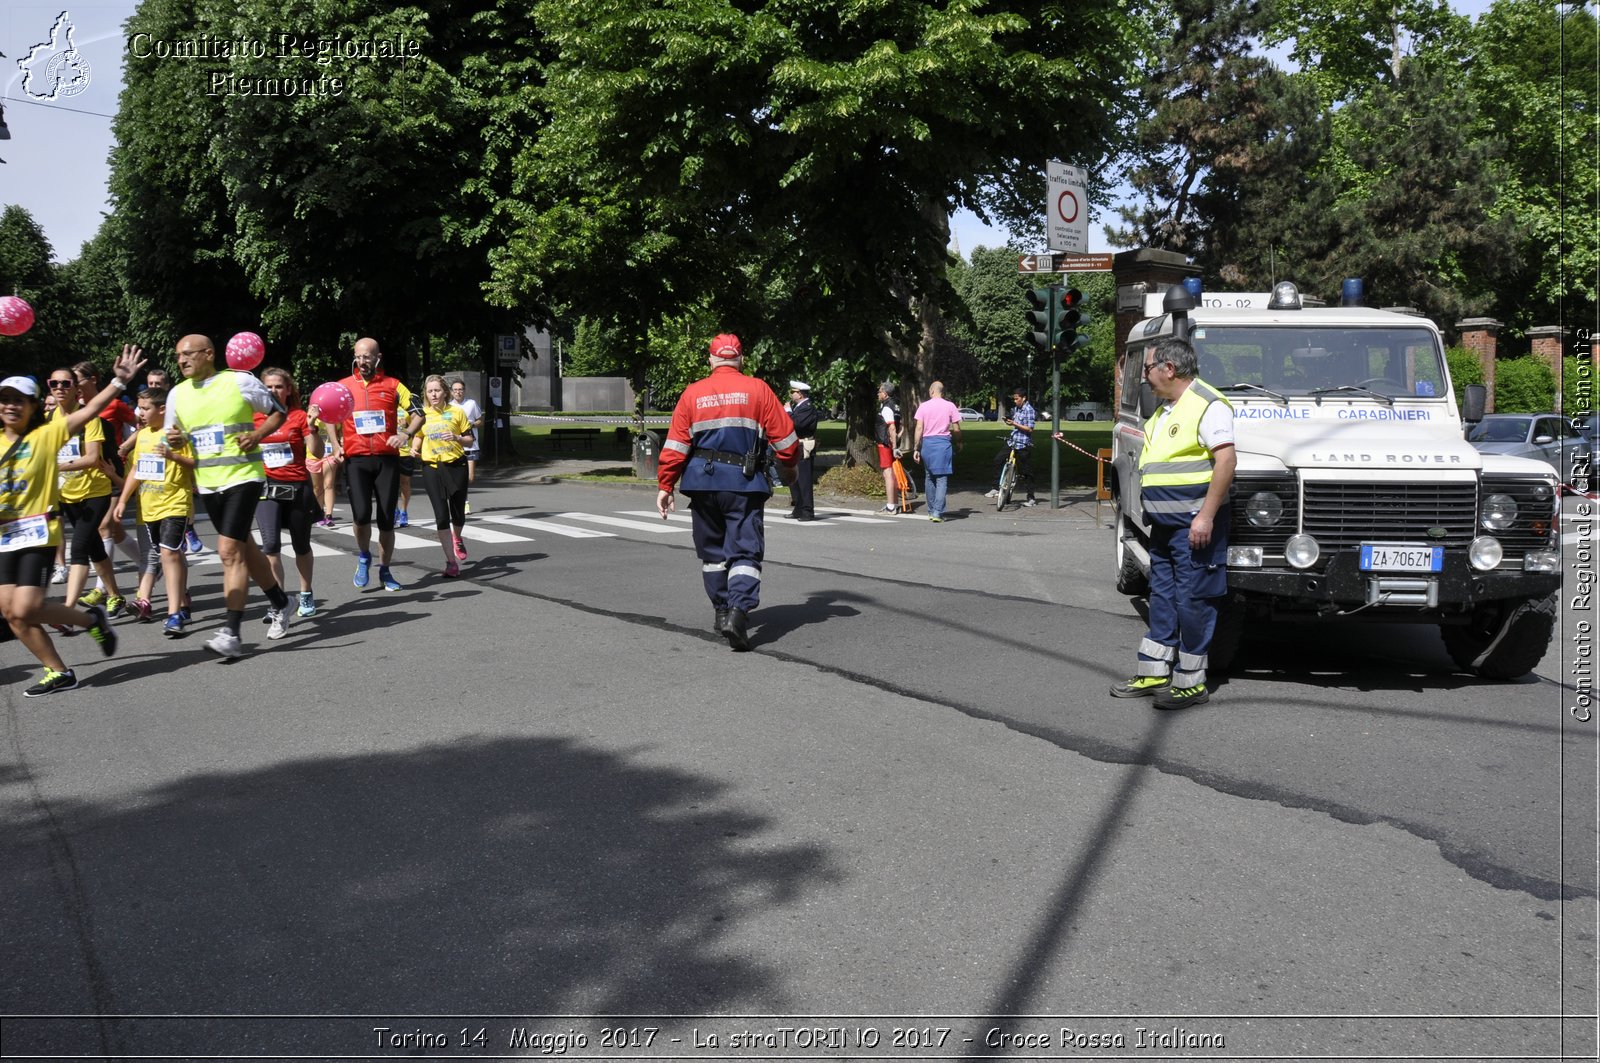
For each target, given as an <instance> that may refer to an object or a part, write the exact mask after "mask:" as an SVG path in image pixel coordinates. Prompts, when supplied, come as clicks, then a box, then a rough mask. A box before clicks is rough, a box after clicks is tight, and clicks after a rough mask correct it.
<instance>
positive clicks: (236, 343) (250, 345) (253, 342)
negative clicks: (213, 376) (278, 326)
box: [225, 332, 267, 372]
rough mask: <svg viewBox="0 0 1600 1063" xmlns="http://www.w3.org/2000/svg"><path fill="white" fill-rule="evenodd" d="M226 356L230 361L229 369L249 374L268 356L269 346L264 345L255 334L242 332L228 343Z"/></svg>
mask: <svg viewBox="0 0 1600 1063" xmlns="http://www.w3.org/2000/svg"><path fill="white" fill-rule="evenodd" d="M225 356H226V357H227V359H228V368H229V369H242V370H244V371H246V372H249V371H250V370H252V369H254V368H255V367H256V366H258V365H260V364H261V359H263V358H265V357H266V356H267V345H266V344H265V343H262V342H261V337H260V336H257V335H256V334H255V333H254V332H241V333H239V334H238V335H237V336H235V337H234V338H233V339H231V340H229V341H228V350H227V352H226V355H225Z"/></svg>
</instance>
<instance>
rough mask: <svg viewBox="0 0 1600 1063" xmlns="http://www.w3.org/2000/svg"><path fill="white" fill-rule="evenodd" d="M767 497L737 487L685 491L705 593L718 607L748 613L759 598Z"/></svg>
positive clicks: (758, 602)
mask: <svg viewBox="0 0 1600 1063" xmlns="http://www.w3.org/2000/svg"><path fill="white" fill-rule="evenodd" d="M766 503H767V496H766V495H757V494H743V493H740V492H738V491H695V492H692V493H690V494H689V512H690V513H691V514H692V515H693V516H694V552H695V553H696V554H697V555H698V556H699V558H700V574H701V576H702V577H703V578H704V580H705V585H706V597H708V598H710V599H711V604H712V605H713V606H715V607H716V608H718V609H721V608H723V607H724V606H726V607H727V608H729V609H743V610H744V611H745V612H747V613H748V612H750V611H751V610H752V609H754V608H755V607H756V606H757V605H759V604H760V603H761V558H762V556H763V555H764V554H765V553H766V509H765V506H766Z"/></svg>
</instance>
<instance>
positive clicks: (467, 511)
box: [461, 502, 472, 513]
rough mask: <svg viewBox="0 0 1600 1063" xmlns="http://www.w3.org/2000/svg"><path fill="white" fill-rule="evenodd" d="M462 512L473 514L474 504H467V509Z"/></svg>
mask: <svg viewBox="0 0 1600 1063" xmlns="http://www.w3.org/2000/svg"><path fill="white" fill-rule="evenodd" d="M461 512H463V513H471V512H472V503H471V502H468V503H466V508H465V509H463V510H462V511H461Z"/></svg>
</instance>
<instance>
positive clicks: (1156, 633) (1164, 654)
mask: <svg viewBox="0 0 1600 1063" xmlns="http://www.w3.org/2000/svg"><path fill="white" fill-rule="evenodd" d="M1227 521H1228V514H1227V511H1226V508H1224V510H1223V511H1222V512H1219V513H1218V514H1217V521H1216V525H1215V527H1214V528H1213V529H1212V536H1211V542H1210V543H1209V544H1208V545H1207V546H1205V547H1204V548H1203V549H1200V550H1193V549H1190V546H1189V529H1188V528H1187V527H1183V528H1171V527H1163V526H1162V525H1159V524H1158V525H1156V526H1155V527H1153V528H1151V530H1150V531H1151V534H1150V630H1149V633H1148V634H1146V635H1145V638H1144V641H1143V642H1141V643H1140V644H1139V674H1140V675H1171V677H1172V685H1173V686H1175V687H1188V686H1194V685H1195V684H1196V683H1204V682H1205V681H1206V666H1207V664H1208V655H1209V654H1210V652H1211V637H1212V635H1213V634H1214V633H1215V632H1216V627H1217V600H1218V599H1220V598H1222V597H1224V596H1225V595H1226V594H1227V593H1228V565H1227V561H1228V523H1227Z"/></svg>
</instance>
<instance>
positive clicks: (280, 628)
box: [267, 609, 289, 639]
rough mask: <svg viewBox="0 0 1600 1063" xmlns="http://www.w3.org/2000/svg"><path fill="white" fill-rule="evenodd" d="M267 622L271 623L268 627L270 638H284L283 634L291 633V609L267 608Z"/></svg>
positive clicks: (268, 636)
mask: <svg viewBox="0 0 1600 1063" xmlns="http://www.w3.org/2000/svg"><path fill="white" fill-rule="evenodd" d="M267 623H268V624H269V625H270V626H269V627H268V628H267V638H269V639H281V638H283V636H285V635H287V634H288V633H289V610H287V609H268V610H267Z"/></svg>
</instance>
